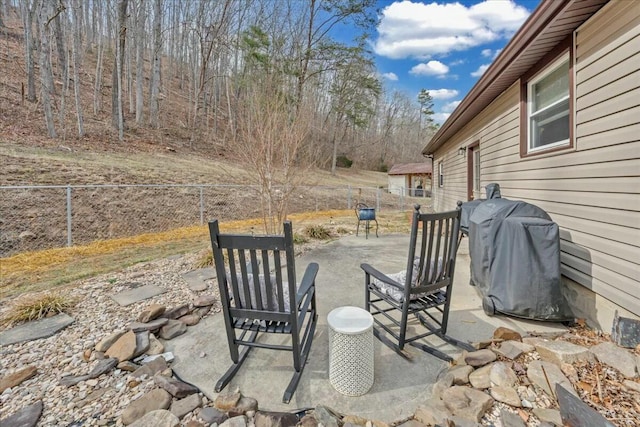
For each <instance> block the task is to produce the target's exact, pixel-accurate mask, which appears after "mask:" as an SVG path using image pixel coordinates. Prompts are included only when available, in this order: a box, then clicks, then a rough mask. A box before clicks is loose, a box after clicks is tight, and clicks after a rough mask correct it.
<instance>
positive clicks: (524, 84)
mask: <svg viewBox="0 0 640 427" xmlns="http://www.w3.org/2000/svg"><path fill="white" fill-rule="evenodd" d="M567 55H568V57H569V140H568V141H567V140H563V141H559V142H556V143H553V144H548V145H545V146H543V147H536V148H532V149H529V131H530V129H529V105H530V102H529V97H530V86H531V84H532V83H535V82H537V81H539V80H541V79H542V78H544V77H545V76H546V75H548V74H549V73H550V72H552V71H553V70H554V69H555V68H557V67H558V66H560V65H561V64H562V62H564V61H565V60H566V59H567ZM574 81H575V80H574V49H573V34H571V35H569V36H568V37H567V38H565V39H564V40H563V41H562V42H561V43H559V44H558V46H556V48H554V49H553V50H552V51H551V52H549V53H548V54H547V55H545V56H544V57H543V58H542V59H541V60H540V61H538V63H537V64H536V65H534V66H533V67H532V68H531V69H530V70H529V71H528V72H527V73H525V74H524V75H523V76H522V77H521V79H520V157H521V158H524V157H532V156H539V155H541V154H548V153H553V152H556V151H566V150H570V149H573V147H574V114H575V96H574Z"/></svg>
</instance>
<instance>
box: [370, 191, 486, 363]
mask: <svg viewBox="0 0 640 427" xmlns="http://www.w3.org/2000/svg"><path fill="white" fill-rule="evenodd" d="M460 204H461V203H458V208H457V209H456V210H453V211H450V212H441V213H432V214H429V213H420V206H419V205H416V206H415V211H414V212H413V222H412V224H411V238H410V242H409V257H408V261H407V268H406V271H404V272H402V273H398V274H395V275H386V274H384V273H381V272H380V271H378V270H376V269H375V268H373V267H372V266H370V265H369V264H361V265H360V267H361V268H362V269H363V270H364V272H365V309H366V310H367V311H369V312H370V313H371V314H372V315H373V318H374V321H375V323H374V334H375V336H376V337H377V338H378V339H379V340H380V341H382V342H383V343H384V344H386V345H387V346H389V347H391V348H392V349H393V350H395V351H396V353H398V354H399V355H401V356H403V357H405V358H407V355H406V354H405V353H404V351H403V350H404V346H405V344H410V345H412V346H414V347H417V348H419V349H421V350H423V351H426V352H428V353H430V354H433V355H434V356H436V357H439V358H440V359H443V360H447V361H450V360H452V358H451V357H450V356H449V355H447V354H445V353H443V352H442V351H440V350H438V349H435V348H433V347H430V346H428V345H426V344H422V343H419V342H417V341H418V340H420V339H422V338H425V337H427V336H430V335H436V336H438V337H440V338H441V339H442V340H444V341H446V342H448V343H450V344H453V345H455V346H458V347H460V348H463V349H466V350H469V351H474V350H475V349H474V348H473V347H472V346H471V345H470V344H467V343H464V342H462V341H459V340H457V339H455V338H452V337H450V336H448V335H446V332H447V322H448V320H449V306H450V304H451V291H452V286H453V276H454V271H455V262H456V253H457V249H458V245H457V242H458V233H459V229H460ZM409 315H413V316H415V317H416V318H417V320H418V321H419V322H420V323H421V324H422V325H423V326H424V327H425V328H426V329H427V331H426V332H424V333H418V334H416V335H413V336H410V337H408V336H407V323H408V321H409ZM385 332H386V333H387V334H388V335H390V336H392V337H393V338H394V339H395V340H392V339H390V338H389V337H387V335H386V334H385Z"/></svg>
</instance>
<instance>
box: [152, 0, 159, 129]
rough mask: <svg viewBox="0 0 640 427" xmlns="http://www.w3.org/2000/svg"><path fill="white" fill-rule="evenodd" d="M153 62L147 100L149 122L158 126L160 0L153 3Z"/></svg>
mask: <svg viewBox="0 0 640 427" xmlns="http://www.w3.org/2000/svg"><path fill="white" fill-rule="evenodd" d="M153 11H154V16H153V64H152V68H151V91H150V92H151V96H150V100H149V103H150V105H149V122H150V123H151V126H152V127H154V128H156V129H157V128H158V124H159V113H160V65H161V64H160V56H161V54H162V0H155V2H154V4H153Z"/></svg>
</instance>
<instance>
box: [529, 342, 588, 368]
mask: <svg viewBox="0 0 640 427" xmlns="http://www.w3.org/2000/svg"><path fill="white" fill-rule="evenodd" d="M536 350H537V351H538V354H539V355H540V358H541V359H542V360H546V361H549V362H553V363H555V364H556V365H558V366H560V365H561V364H562V363H573V362H577V361H589V362H592V361H594V360H595V358H594V356H593V354H592V353H591V352H590V351H589V349H588V348H586V347H582V346H581V345H576V344H573V343H570V342H568V341H561V340H556V341H543V342H540V343H538V344H536Z"/></svg>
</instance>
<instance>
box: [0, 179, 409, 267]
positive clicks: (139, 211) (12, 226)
mask: <svg viewBox="0 0 640 427" xmlns="http://www.w3.org/2000/svg"><path fill="white" fill-rule="evenodd" d="M259 200H260V197H259V187H257V186H248V185H244V186H238V185H71V186H0V257H8V256H11V255H15V254H18V253H21V252H26V251H34V250H42V249H50V248H59V247H64V246H72V245H83V244H88V243H91V242H94V241H98V240H108V239H115V238H120V237H129V236H135V235H139V234H143V233H154V232H161V231H168V230H171V229H175V228H179V227H186V226H194V225H203V224H205V223H206V222H207V221H209V220H210V219H212V218H218V219H220V220H227V221H230V220H241V219H249V218H260V217H261V208H260V202H259ZM289 200H290V201H289V209H288V211H289V213H299V212H313V211H325V210H332V209H352V208H353V207H354V206H355V203H356V202H363V203H366V204H367V205H369V206H371V207H375V208H376V209H377V210H378V211H380V212H384V211H387V212H392V211H404V210H405V209H410V208H411V206H412V204H413V203H415V201H412V200H411V199H409V198H407V197H405V196H403V195H395V194H389V193H388V192H387V191H386V190H384V189H381V188H366V187H350V186H349V187H319V186H315V187H298V188H296V190H295V192H294V193H293V194H292V196H291V197H290V199H289Z"/></svg>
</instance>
